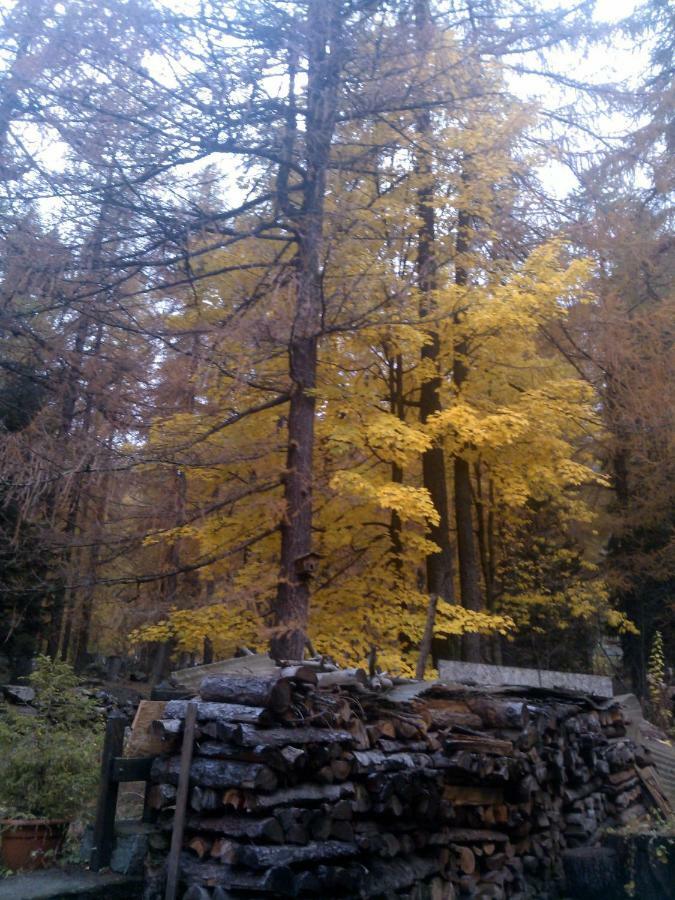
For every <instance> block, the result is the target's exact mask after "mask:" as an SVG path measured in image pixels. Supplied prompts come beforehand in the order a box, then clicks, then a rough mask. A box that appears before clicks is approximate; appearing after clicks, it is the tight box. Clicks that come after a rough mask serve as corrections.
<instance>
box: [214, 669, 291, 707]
mask: <svg viewBox="0 0 675 900" xmlns="http://www.w3.org/2000/svg"><path fill="white" fill-rule="evenodd" d="M199 693H200V695H201V698H202V700H215V701H217V702H219V703H233V704H237V705H243V706H258V707H263V708H265V709H270V710H272V711H273V712H276V713H281V712H284V711H285V710H287V709H288V708H289V706H290V705H291V701H292V699H293V695H292V691H291V685H290V682H289V681H288V680H287V679H285V678H279V677H278V676H276V675H273V676H271V677H262V676H258V677H253V676H246V675H209V676H207V677H206V678H205V679H204V680H203V681H202V683H201V685H200V688H199Z"/></svg>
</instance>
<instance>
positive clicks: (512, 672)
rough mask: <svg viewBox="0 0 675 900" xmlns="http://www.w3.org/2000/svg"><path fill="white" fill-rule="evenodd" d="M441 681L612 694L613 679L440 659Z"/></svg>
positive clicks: (604, 695) (597, 695)
mask: <svg viewBox="0 0 675 900" xmlns="http://www.w3.org/2000/svg"><path fill="white" fill-rule="evenodd" d="M438 674H439V679H440V681H446V682H450V683H454V682H459V683H460V684H477V685H480V686H481V687H482V686H485V685H500V686H501V685H513V686H516V687H520V686H522V687H543V688H562V689H563V690H567V691H580V692H582V693H585V694H593V695H595V696H596V697H612V696H613V695H614V690H613V688H612V679H611V678H607V677H606V676H604V675H583V674H579V673H577V672H554V671H552V670H550V669H521V668H518V667H517V666H491V665H487V664H483V663H465V662H456V661H455V660H444V659H441V660H439V662H438Z"/></svg>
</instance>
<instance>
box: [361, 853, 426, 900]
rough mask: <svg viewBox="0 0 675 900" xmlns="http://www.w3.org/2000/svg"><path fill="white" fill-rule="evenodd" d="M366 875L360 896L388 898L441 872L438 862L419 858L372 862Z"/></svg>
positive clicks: (409, 857) (410, 857)
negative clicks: (395, 892)
mask: <svg viewBox="0 0 675 900" xmlns="http://www.w3.org/2000/svg"><path fill="white" fill-rule="evenodd" d="M367 869H368V875H367V876H366V877H365V878H364V880H363V884H362V888H361V891H362V892H361V896H362V897H377V896H380V895H384V896H389V895H390V894H392V893H393V892H394V891H402V890H405V888H408V887H410V886H411V885H414V884H417V883H418V882H422V881H424V880H425V879H427V878H429V877H430V876H432V875H437V874H438V873H439V872H440V870H441V865H440V863H439V861H438V860H435V859H426V858H424V857H420V856H408V857H405V858H403V859H388V860H382V861H379V860H374V861H373V862H372V863H369V864H368V865H367Z"/></svg>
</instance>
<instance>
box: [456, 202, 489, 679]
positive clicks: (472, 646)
mask: <svg viewBox="0 0 675 900" xmlns="http://www.w3.org/2000/svg"><path fill="white" fill-rule="evenodd" d="M470 227H471V217H470V215H469V214H468V213H467V212H466V211H465V210H460V211H459V213H458V218H457V240H456V242H455V250H456V253H457V262H456V264H455V284H456V285H458V286H459V287H465V286H466V284H467V283H468V271H467V269H466V265H465V263H464V261H463V255H464V254H465V253H466V252H467V251H468V249H469V228H470ZM454 319H455V324H457V325H459V323H460V321H461V314H460V313H459V312H457V313H455V317H454ZM467 353H468V346H467V342H466V340H464V339H462V340H459V341H457V342H456V344H455V348H454V360H453V369H452V376H453V381H454V384H455V389H456V391H457V393H458V394H460V393H461V390H462V386H463V385H464V383H465V382H466V379H467V377H468V375H469V368H468V365H467V361H466V359H467ZM454 476H455V522H456V526H457V557H458V560H459V583H460V588H461V592H462V605H463V606H464V607H465V608H466V609H469V610H472V611H474V612H478V611H480V610H481V609H482V608H483V602H482V597H481V590H480V571H479V567H480V562H479V559H478V553H477V551H476V542H475V539H474V532H473V510H472V506H473V498H472V491H471V471H470V468H469V462H468V460H466V459H464V458H463V457H462V456H460V455H459V454H456V455H455V461H454ZM480 645H481V641H480V635H479V634H476V633H468V634H465V635H464V636H463V638H462V650H463V655H464V658H465V659H466V660H468V661H469V662H480V658H481V650H480Z"/></svg>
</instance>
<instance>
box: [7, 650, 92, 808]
mask: <svg viewBox="0 0 675 900" xmlns="http://www.w3.org/2000/svg"><path fill="white" fill-rule="evenodd" d="M30 681H31V685H32V687H33V688H34V689H35V692H36V697H35V701H34V705H33V710H34V711H33V714H32V715H28V714H27V711H24V712H19V711H17V710H15V709H13V708H11V707H8V706H3V707H2V709H1V710H0V808H2V811H3V814H4V815H11V816H14V817H39V818H52V819H73V818H76V817H78V816H80V815H82V814H83V812H84V811H85V810H86V808H87V807H88V806H89V805H90V803H91V801H92V799H94V798H95V795H96V787H97V783H98V774H99V754H100V746H101V737H102V732H103V722H102V720H101V716H100V713H99V712H98V710H97V708H96V705H95V702H94V701H93V700H91V699H89V698H88V697H86V696H85V695H84V694H83V693H82V692H81V691H80V689H79V679H78V678H77V676H76V675H75V674H74V672H73V670H72V669H71V667H70V666H68V665H67V664H66V663H63V662H59V661H54V660H51V659H49V658H48V657H46V656H41V657H39V658H38V662H37V667H36V670H35V672H34V673H33V675H32V676H31V679H30Z"/></svg>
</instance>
